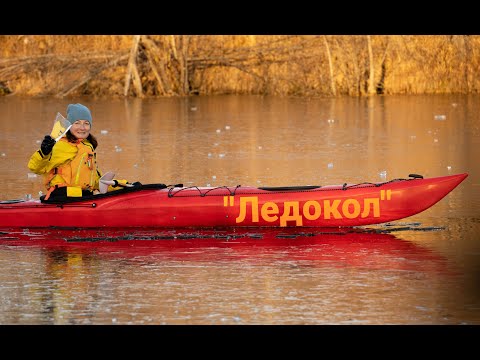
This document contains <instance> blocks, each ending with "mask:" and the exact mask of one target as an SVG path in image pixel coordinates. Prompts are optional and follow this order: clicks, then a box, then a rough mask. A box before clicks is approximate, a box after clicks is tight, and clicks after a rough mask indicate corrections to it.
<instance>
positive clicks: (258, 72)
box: [0, 35, 480, 97]
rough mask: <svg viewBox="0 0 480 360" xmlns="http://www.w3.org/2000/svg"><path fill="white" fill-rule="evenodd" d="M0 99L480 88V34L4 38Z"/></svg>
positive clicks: (418, 91)
mask: <svg viewBox="0 0 480 360" xmlns="http://www.w3.org/2000/svg"><path fill="white" fill-rule="evenodd" d="M0 49H2V50H0V56H1V57H0V96H1V95H7V96H12V95H19V96H56V97H68V96H80V95H81V96H93V97H123V96H134V97H158V96H190V95H215V94H259V95H289V96H292V95H293V96H328V97H331V96H343V95H349V96H366V95H382V94H455V93H478V92H479V90H480V78H479V76H478V74H477V71H476V69H478V68H479V67H480V36H468V35H455V36H450V35H434V36H432V35H430V36H420V35H406V36H402V35H385V36H383V35H353V36H345V35H328V36H324V35H308V36H306V35H280V36H277V35H261V36H255V35H157V36H153V35H72V36H70V35H69V36H65V35H34V36H31V35H8V36H0Z"/></svg>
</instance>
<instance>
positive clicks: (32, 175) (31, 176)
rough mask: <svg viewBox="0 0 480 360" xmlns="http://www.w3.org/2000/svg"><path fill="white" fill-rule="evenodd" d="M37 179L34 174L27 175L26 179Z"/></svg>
mask: <svg viewBox="0 0 480 360" xmlns="http://www.w3.org/2000/svg"><path fill="white" fill-rule="evenodd" d="M36 177H37V174H34V173H30V172H29V173H27V179H35V178H36Z"/></svg>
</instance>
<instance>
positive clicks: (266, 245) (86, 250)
mask: <svg viewBox="0 0 480 360" xmlns="http://www.w3.org/2000/svg"><path fill="white" fill-rule="evenodd" d="M2 238H3V239H2ZM0 244H1V245H2V246H29V247H33V248H36V249H39V250H41V251H42V253H45V254H48V258H49V259H51V261H55V259H56V258H57V257H58V254H67V255H68V256H72V258H75V257H76V256H81V257H82V258H83V256H87V257H89V258H91V257H94V258H96V259H103V260H107V259H117V260H118V259H124V260H129V261H134V262H157V261H164V260H169V261H179V262H182V261H188V262H208V263H223V262H233V261H245V262H249V263H252V264H255V263H257V264H259V265H262V264H264V265H265V264H267V263H272V262H279V261H280V262H290V263H291V266H315V267H346V266H348V267H358V268H368V269H390V270H392V269H401V270H412V271H427V272H430V271H433V272H445V273H446V272H447V262H446V259H445V258H444V257H443V256H441V255H439V254H438V253H435V252H434V251H432V250H430V249H428V248H425V247H422V246H419V245H417V244H415V243H413V242H410V241H407V240H403V239H401V238H399V237H397V236H395V235H392V234H385V233H376V232H372V231H370V230H362V229H355V230H352V229H344V230H342V229H335V228H334V229H330V228H325V229H314V228H304V229H301V230H299V229H295V228H285V229H268V228H247V229H245V228H240V229H215V230H207V229H203V230H191V231H188V230H176V229H165V230H158V229H142V230H132V229H115V230H108V231H106V230H38V231H33V230H30V231H28V230H27V231H25V230H24V231H21V232H15V231H12V232H9V233H7V232H5V233H3V234H0ZM59 259H60V260H59V262H62V263H65V261H64V257H59ZM66 263H68V262H66Z"/></svg>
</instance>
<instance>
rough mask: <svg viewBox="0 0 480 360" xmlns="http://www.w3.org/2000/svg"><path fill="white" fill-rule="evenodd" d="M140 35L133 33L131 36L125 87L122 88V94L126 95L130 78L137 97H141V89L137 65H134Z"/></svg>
mask: <svg viewBox="0 0 480 360" xmlns="http://www.w3.org/2000/svg"><path fill="white" fill-rule="evenodd" d="M140 39H141V35H134V36H133V44H132V48H131V50H130V58H129V60H128V65H127V66H128V69H127V75H126V77H125V88H124V90H123V95H124V96H127V95H128V90H129V89H130V80H132V81H133V86H134V87H135V91H136V93H137V95H138V96H139V97H143V91H142V81H141V79H140V75H139V74H138V70H137V65H136V58H137V52H138V44H139V43H140Z"/></svg>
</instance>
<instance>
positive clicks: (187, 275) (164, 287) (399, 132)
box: [0, 96, 480, 324]
mask: <svg viewBox="0 0 480 360" xmlns="http://www.w3.org/2000/svg"><path fill="white" fill-rule="evenodd" d="M70 102H82V103H84V104H86V105H87V106H89V107H90V108H91V110H92V113H93V117H94V121H93V128H92V132H93V133H94V135H96V136H97V138H98V140H99V144H100V145H99V147H98V150H97V152H98V158H99V165H100V168H101V169H102V170H103V171H114V172H115V173H116V174H117V178H126V179H129V180H131V181H140V182H142V183H144V184H146V183H165V184H174V183H183V184H184V185H185V186H191V185H201V186H208V185H210V186H222V185H229V186H232V185H233V186H234V185H253V186H287V185H289V186H293V185H329V184H342V183H345V182H348V183H355V182H364V181H371V182H373V181H385V180H391V179H395V178H407V177H408V174H410V173H416V174H421V175H423V176H425V177H431V176H442V175H448V174H454V173H463V172H467V173H469V177H468V178H467V179H466V180H465V181H464V182H463V183H462V184H460V186H459V187H458V188H456V189H455V190H454V191H453V192H451V193H450V194H449V195H447V196H446V197H445V198H444V199H443V200H441V201H440V202H439V203H437V204H436V205H434V206H433V207H432V208H430V209H428V210H426V211H424V212H423V213H421V214H418V215H416V216H413V217H411V218H408V219H403V220H401V221H398V222H396V223H394V224H393V226H385V225H381V226H376V227H372V228H374V229H376V230H377V231H376V232H372V233H367V234H365V233H364V234H362V235H358V234H354V233H353V234H352V233H346V234H340V235H338V234H329V233H327V234H325V233H322V232H315V231H310V230H305V229H303V230H301V231H300V230H298V229H280V230H262V231H257V230H255V229H252V231H251V232H249V233H247V234H245V233H242V234H239V233H238V232H236V230H234V229H227V230H220V229H218V230H211V231H210V232H207V233H202V232H199V231H197V230H192V231H191V232H189V233H188V234H185V232H182V231H180V230H168V231H167V230H159V231H154V230H148V231H146V230H137V231H135V232H132V231H130V230H128V229H126V230H123V232H121V231H120V232H119V233H118V234H117V236H116V237H113V238H112V237H111V235H109V236H110V237H108V236H103V237H102V235H101V234H100V235H98V236H97V237H96V236H93V235H91V234H90V235H88V236H86V235H85V234H78V236H77V240H79V241H70V240H71V239H70V240H68V239H67V240H66V238H65V237H62V234H61V233H53V232H49V231H44V232H42V231H39V230H32V229H24V230H20V232H13V233H12V232H0V323H2V324H480V239H479V237H480V236H479V235H478V233H479V232H480V211H479V208H480V170H479V165H478V164H479V161H478V148H479V146H480V120H479V118H478V114H479V113H480V97H478V96H391V97H379V98H371V99H357V98H340V99H306V98H272V97H253V96H248V97H241V96H219V97H205V98H202V97H194V98H182V99H177V98H175V99H150V100H143V101H142V100H138V99H137V100H135V99H132V100H126V101H124V100H123V99H122V100H119V99H116V100H96V101H94V100H91V99H73V100H66V99H62V100H59V99H19V98H13V97H3V98H0V179H1V181H2V185H3V186H2V195H1V196H0V199H1V200H6V199H16V198H23V197H24V196H26V195H27V194H30V195H31V196H33V197H34V198H35V197H38V192H39V191H40V190H42V191H45V190H44V189H43V188H42V186H41V179H40V178H39V177H35V176H34V175H33V174H30V173H29V171H28V169H27V167H26V164H27V162H28V159H29V157H30V155H31V154H32V153H33V152H34V151H35V150H37V149H38V147H39V144H40V141H41V139H42V138H43V136H44V135H45V134H47V133H49V131H50V129H51V127H52V125H53V120H54V118H55V115H56V113H57V111H60V112H63V113H64V112H65V108H66V106H67V104H68V103H70ZM125 221H126V222H128V214H125ZM78 226H79V228H81V227H82V224H81V223H79V224H78ZM0 231H1V230H0ZM20 238H22V239H24V238H28V239H31V240H32V241H31V243H27V244H25V243H19V242H18V239H20ZM88 239H91V240H92V239H93V240H95V241H91V242H85V241H83V240H88ZM128 239H130V240H128ZM139 239H140V240H139ZM148 239H150V240H148ZM54 240H55V241H54ZM114 240H116V241H114ZM49 241H50V242H49Z"/></svg>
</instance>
